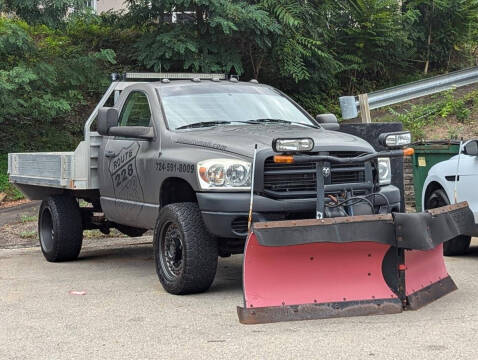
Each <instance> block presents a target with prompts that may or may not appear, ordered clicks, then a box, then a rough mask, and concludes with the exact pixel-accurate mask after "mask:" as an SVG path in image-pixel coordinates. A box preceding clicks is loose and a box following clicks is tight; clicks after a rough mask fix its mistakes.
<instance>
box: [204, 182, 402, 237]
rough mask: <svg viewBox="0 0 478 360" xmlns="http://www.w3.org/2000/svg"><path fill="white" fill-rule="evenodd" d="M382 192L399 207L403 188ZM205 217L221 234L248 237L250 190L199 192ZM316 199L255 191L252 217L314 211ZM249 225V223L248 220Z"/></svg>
mask: <svg viewBox="0 0 478 360" xmlns="http://www.w3.org/2000/svg"><path fill="white" fill-rule="evenodd" d="M379 193H381V194H383V195H384V196H385V197H386V198H387V199H388V202H389V204H390V209H389V210H390V212H391V211H397V212H398V211H399V209H400V190H399V189H398V188H397V187H395V186H393V185H387V186H383V187H382V188H381V189H380V191H379ZM196 196H197V199H198V204H199V209H201V213H202V217H203V220H204V223H205V224H206V227H207V228H208V230H209V232H210V233H211V234H213V235H215V236H218V237H220V238H245V237H246V236H247V227H245V226H244V222H245V221H247V216H248V211H249V202H250V194H249V193H227V192H222V193H219V192H214V193H213V192H205V193H197V194H196ZM375 203H376V205H378V206H385V205H387V204H386V201H385V199H384V198H383V197H382V196H376V197H375ZM315 207H316V199H315V198H310V199H283V200H276V199H271V198H268V197H265V196H261V195H254V207H253V221H254V222H263V221H274V220H285V219H287V218H288V217H289V218H290V217H294V216H293V215H294V214H307V213H311V212H315ZM246 225H247V223H246Z"/></svg>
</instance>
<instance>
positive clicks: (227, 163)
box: [197, 159, 251, 190]
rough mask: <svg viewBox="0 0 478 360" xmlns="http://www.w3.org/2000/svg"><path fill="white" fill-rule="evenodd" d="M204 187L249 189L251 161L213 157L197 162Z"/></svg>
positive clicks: (200, 179)
mask: <svg viewBox="0 0 478 360" xmlns="http://www.w3.org/2000/svg"><path fill="white" fill-rule="evenodd" d="M197 169H198V178H199V184H200V185H201V188H202V189H204V190H205V189H215V190H249V189H250V186H251V163H249V162H247V161H242V160H234V159H211V160H205V161H201V162H199V163H198V164H197Z"/></svg>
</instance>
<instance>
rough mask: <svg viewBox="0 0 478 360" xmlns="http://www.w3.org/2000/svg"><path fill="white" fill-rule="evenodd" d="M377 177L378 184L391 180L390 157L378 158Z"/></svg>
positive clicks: (387, 182) (388, 182)
mask: <svg viewBox="0 0 478 360" xmlns="http://www.w3.org/2000/svg"><path fill="white" fill-rule="evenodd" d="M378 179H379V183H380V185H388V184H390V182H391V181H392V169H391V167H390V158H378Z"/></svg>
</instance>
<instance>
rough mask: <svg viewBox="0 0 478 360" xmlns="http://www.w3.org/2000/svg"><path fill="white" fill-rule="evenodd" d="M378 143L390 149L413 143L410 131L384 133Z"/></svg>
mask: <svg viewBox="0 0 478 360" xmlns="http://www.w3.org/2000/svg"><path fill="white" fill-rule="evenodd" d="M378 142H379V143H380V144H381V145H383V146H386V147H389V148H397V147H402V146H407V145H410V143H411V142H412V135H411V134H410V132H409V131H398V132H389V133H383V134H380V135H379V137H378Z"/></svg>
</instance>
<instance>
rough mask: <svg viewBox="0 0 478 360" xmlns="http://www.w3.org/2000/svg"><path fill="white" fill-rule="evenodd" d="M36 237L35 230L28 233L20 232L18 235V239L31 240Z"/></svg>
mask: <svg viewBox="0 0 478 360" xmlns="http://www.w3.org/2000/svg"><path fill="white" fill-rule="evenodd" d="M36 236H37V231H36V230H30V231H22V232H21V233H20V237H21V238H22V239H33V238H35V237H36Z"/></svg>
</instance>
